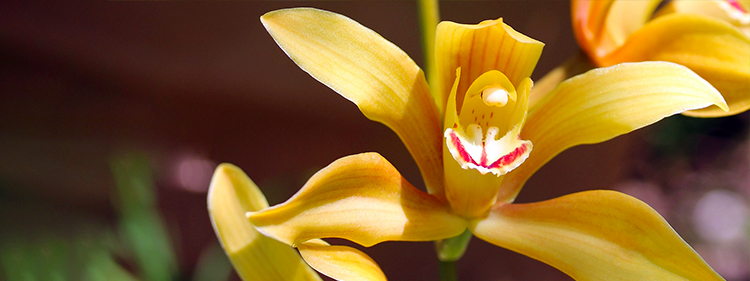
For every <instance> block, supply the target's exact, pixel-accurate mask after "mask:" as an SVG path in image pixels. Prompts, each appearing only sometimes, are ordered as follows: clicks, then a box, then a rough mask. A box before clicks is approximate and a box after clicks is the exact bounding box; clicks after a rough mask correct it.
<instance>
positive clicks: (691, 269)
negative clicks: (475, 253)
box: [470, 190, 723, 280]
mask: <svg viewBox="0 0 750 281" xmlns="http://www.w3.org/2000/svg"><path fill="white" fill-rule="evenodd" d="M470 229H471V230H472V232H473V233H474V235H476V236H477V237H479V238H481V239H483V240H485V241H487V242H490V243H492V244H495V245H497V246H500V247H503V248H507V249H510V250H513V251H516V252H519V253H521V254H524V255H527V256H529V257H532V258H534V259H537V260H539V261H542V262H545V263H547V264H549V265H551V266H554V267H555V268H557V269H559V270H561V271H563V272H564V273H566V274H568V275H570V276H571V277H573V278H574V279H576V280H723V279H722V278H721V276H719V275H718V274H716V272H714V271H713V269H711V267H710V266H708V265H707V264H706V262H705V261H703V259H702V258H701V257H700V256H699V255H698V254H696V253H695V251H694V250H693V249H692V248H691V247H690V246H689V245H688V244H687V243H685V241H684V240H682V238H681V237H680V236H679V235H678V234H677V233H676V232H675V231H674V230H673V229H672V227H670V226H669V224H668V223H667V222H666V221H665V220H664V219H663V218H662V217H661V216H660V215H659V214H658V213H657V212H656V211H654V210H653V209H652V208H651V207H649V206H648V205H646V203H643V202H641V201H639V200H638V199H635V198H633V197H630V196H628V195H625V194H623V193H619V192H616V191H604V190H599V191H587V192H581V193H575V194H571V195H567V196H563V197H559V198H556V199H552V200H548V201H543V202H538V203H531V204H506V205H501V206H498V207H496V208H494V209H493V210H492V212H490V215H489V216H488V217H487V218H485V219H479V220H475V221H472V222H471V224H470Z"/></svg>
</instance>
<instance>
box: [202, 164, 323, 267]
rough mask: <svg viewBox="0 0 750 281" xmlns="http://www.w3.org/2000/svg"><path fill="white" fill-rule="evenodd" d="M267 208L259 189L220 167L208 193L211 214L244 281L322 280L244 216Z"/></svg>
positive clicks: (238, 173)
mask: <svg viewBox="0 0 750 281" xmlns="http://www.w3.org/2000/svg"><path fill="white" fill-rule="evenodd" d="M266 207H268V202H266V198H265V197H264V196H263V193H261V192H260V190H259V189H258V187H257V186H256V185H255V183H253V182H252V181H251V180H250V178H248V177H247V175H245V173H243V172H242V170H240V169H239V168H237V167H236V166H233V165H231V164H221V165H219V167H217V168H216V171H215V172H214V175H213V178H212V179H211V185H210V187H209V189H208V213H209V217H210V218H211V224H212V225H213V228H214V231H215V232H216V236H217V237H218V238H219V242H221V246H222V248H224V251H225V252H226V253H227V256H229V260H230V261H231V262H232V265H234V269H235V270H237V273H238V274H239V276H240V277H242V279H243V280H280V281H291V280H299V281H302V280H321V279H320V277H319V276H318V274H316V273H315V271H313V270H312V269H311V268H310V267H308V266H307V264H305V262H303V261H302V259H301V258H300V256H299V254H298V253H297V251H295V250H294V249H292V247H289V245H286V244H283V243H281V242H279V241H276V240H273V239H271V238H268V237H266V236H263V235H262V234H260V233H258V231H256V230H255V228H254V227H253V225H252V224H250V222H249V221H247V218H246V217H245V213H247V212H249V211H258V210H261V209H263V208H266Z"/></svg>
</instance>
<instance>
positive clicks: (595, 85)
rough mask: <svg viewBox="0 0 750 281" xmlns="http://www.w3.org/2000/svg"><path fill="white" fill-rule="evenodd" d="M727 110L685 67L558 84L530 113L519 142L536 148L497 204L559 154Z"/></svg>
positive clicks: (624, 68)
mask: <svg viewBox="0 0 750 281" xmlns="http://www.w3.org/2000/svg"><path fill="white" fill-rule="evenodd" d="M713 104H715V105H717V106H719V107H723V108H726V104H725V103H724V100H723V99H722V97H721V95H720V94H719V92H717V91H716V89H714V88H712V87H711V85H710V84H708V82H706V81H705V80H703V79H702V78H700V77H699V76H698V75H696V74H695V73H693V72H692V71H690V70H689V69H687V68H686V67H684V66H681V65H677V64H674V63H668V62H641V63H624V64H619V65H615V66H612V67H607V68H597V69H594V70H591V71H588V72H586V73H584V74H581V75H578V76H576V77H573V78H571V79H568V80H566V81H565V82H563V83H561V84H560V85H559V86H558V87H557V89H555V91H554V92H552V93H550V94H549V95H548V96H547V97H546V98H545V99H544V100H542V101H540V102H539V103H537V105H536V106H535V107H534V108H532V109H530V112H529V117H528V120H527V121H526V126H525V127H524V129H523V131H521V138H522V139H525V140H530V141H531V142H532V143H533V144H534V151H533V152H532V153H531V155H530V156H529V158H528V159H526V162H524V163H523V164H522V165H521V166H519V167H518V168H516V170H514V171H513V172H510V173H508V174H507V175H505V180H504V182H503V188H502V190H501V195H502V196H501V198H498V200H499V201H500V202H510V201H512V200H513V199H514V198H515V195H517V193H518V191H519V190H520V188H521V186H522V185H523V183H524V182H526V180H527V179H528V178H529V177H530V176H531V174H533V173H534V172H535V171H536V170H537V169H539V168H540V167H541V166H542V165H543V164H544V163H546V162H547V161H549V160H550V159H552V157H554V156H555V155H557V154H558V153H560V152H562V151H563V150H565V149H567V148H569V147H571V146H575V145H579V144H589V143H598V142H602V141H605V140H608V139H611V138H614V137H616V136H619V135H621V134H625V133H628V132H631V131H633V130H636V129H638V128H641V127H644V126H646V125H649V124H652V123H654V122H656V121H659V120H661V119H662V118H664V117H667V116H670V115H673V114H677V113H680V112H683V111H685V110H690V109H696V108H703V107H706V106H710V105H713Z"/></svg>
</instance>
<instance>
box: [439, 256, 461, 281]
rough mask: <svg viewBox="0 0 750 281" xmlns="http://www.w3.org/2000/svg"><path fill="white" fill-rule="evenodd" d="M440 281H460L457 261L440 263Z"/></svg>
mask: <svg viewBox="0 0 750 281" xmlns="http://www.w3.org/2000/svg"><path fill="white" fill-rule="evenodd" d="M439 267H440V281H458V274H456V262H455V261H440V266H439Z"/></svg>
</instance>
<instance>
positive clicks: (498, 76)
mask: <svg viewBox="0 0 750 281" xmlns="http://www.w3.org/2000/svg"><path fill="white" fill-rule="evenodd" d="M521 90H522V91H523V92H522V93H517V92H516V89H515V87H514V86H513V84H511V83H510V81H508V80H507V77H506V76H505V75H504V74H502V73H501V72H499V71H490V72H487V73H485V74H483V75H481V76H480V77H478V78H477V79H476V80H475V81H474V83H472V85H471V86H470V87H469V89H468V90H467V92H466V94H465V95H464V100H463V103H462V106H461V111H460V112H456V113H454V114H455V115H454V116H455V118H452V119H450V118H447V119H450V120H452V124H451V123H448V124H446V125H448V126H446V127H448V128H447V129H446V130H445V133H444V134H443V136H444V137H445V142H446V146H447V148H448V151H449V152H450V154H451V155H452V156H453V159H455V160H456V161H457V162H458V164H459V165H460V166H461V168H462V169H465V170H468V169H474V170H477V171H479V173H480V174H482V175H485V174H487V173H493V174H494V175H495V176H502V175H504V174H506V173H508V172H510V171H511V170H513V169H515V168H516V167H518V166H519V165H521V163H523V161H524V160H525V159H526V158H527V157H528V155H529V152H530V151H531V142H530V141H524V140H521V139H520V138H519V134H520V131H521V127H522V126H523V121H524V119H525V116H526V110H527V101H528V92H527V91H526V89H521ZM446 121H447V120H446ZM462 125H464V126H465V127H464V126H462Z"/></svg>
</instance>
